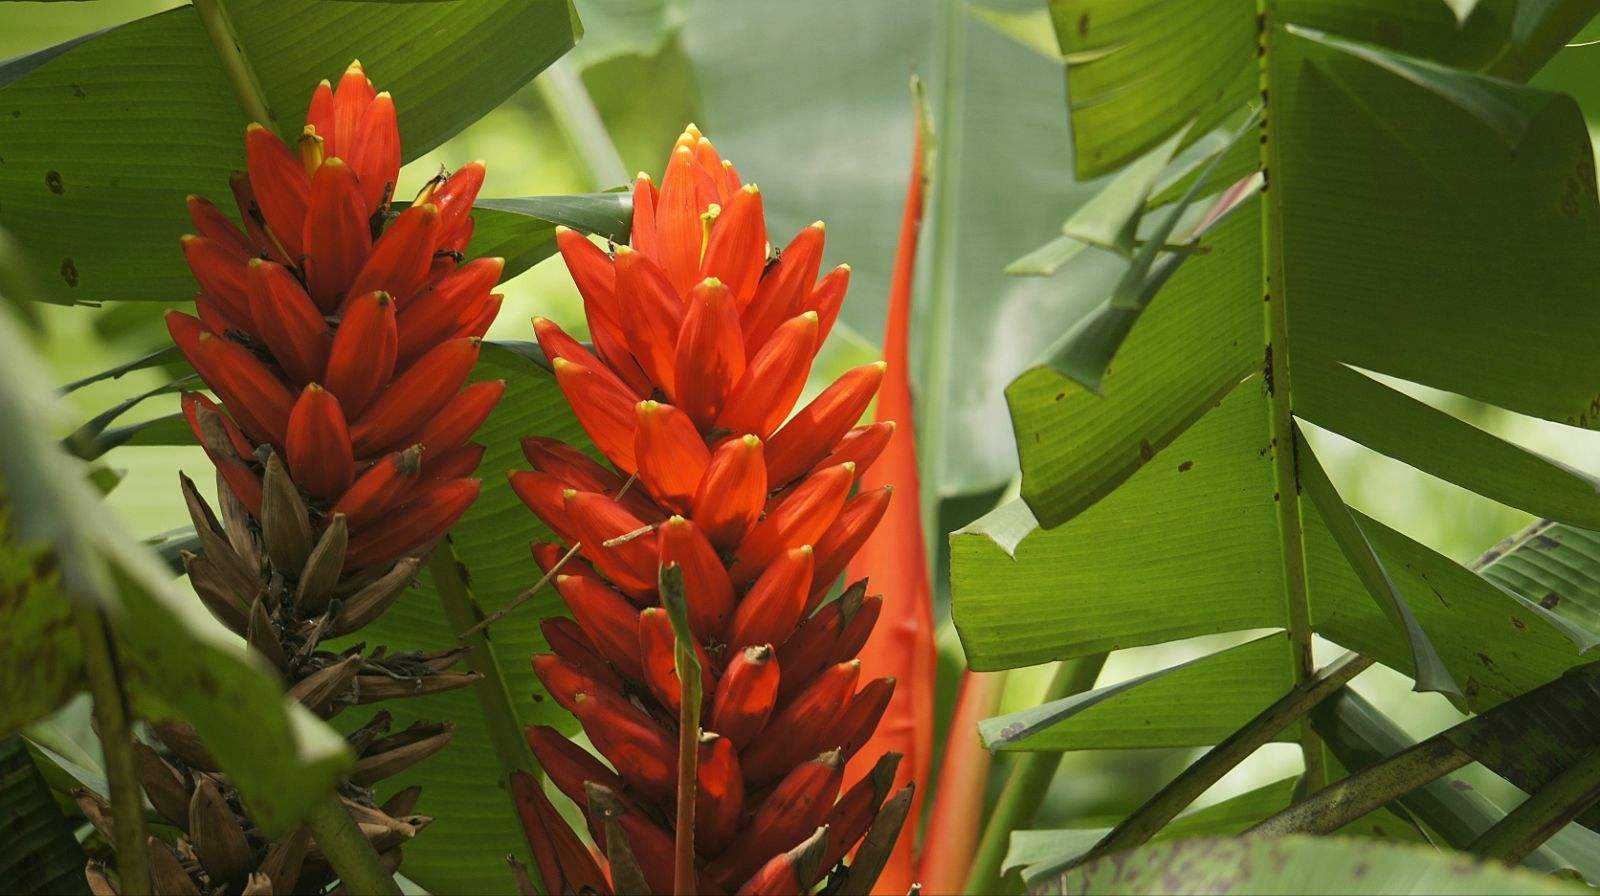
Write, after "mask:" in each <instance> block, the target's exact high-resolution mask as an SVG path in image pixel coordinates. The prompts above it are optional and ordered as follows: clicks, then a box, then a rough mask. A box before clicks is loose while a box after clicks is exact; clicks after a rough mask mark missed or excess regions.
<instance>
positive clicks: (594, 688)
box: [533, 653, 621, 712]
mask: <svg viewBox="0 0 1600 896" xmlns="http://www.w3.org/2000/svg"><path fill="white" fill-rule="evenodd" d="M533 674H534V675H537V676H538V677H539V683H540V684H542V685H544V689H545V691H546V692H547V693H549V695H550V696H551V697H554V698H555V701H556V703H558V704H560V705H561V708H563V709H565V710H567V711H568V712H572V711H573V707H574V706H576V705H577V702H576V697H577V695H578V694H596V695H604V696H607V697H614V698H617V699H621V695H620V694H619V693H618V692H617V691H616V690H615V689H613V688H612V687H611V686H610V685H607V684H605V683H603V682H601V681H600V680H598V679H596V678H595V677H593V676H591V675H589V674H588V673H587V672H585V671H584V670H583V669H582V668H580V667H578V666H575V665H573V664H572V663H569V662H567V661H566V660H564V659H562V658H561V657H559V656H556V655H555V654H553V653H538V654H534V657H533Z"/></svg>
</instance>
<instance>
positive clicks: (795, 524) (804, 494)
mask: <svg viewBox="0 0 1600 896" xmlns="http://www.w3.org/2000/svg"><path fill="white" fill-rule="evenodd" d="M854 481H855V465H854V464H849V463H844V464H840V465H839V466H837V467H830V468H829V469H826V470H822V471H820V472H818V473H816V474H814V475H812V476H811V477H810V478H809V479H807V480H805V481H804V482H802V483H800V485H799V486H798V487H797V488H795V490H794V491H793V492H791V493H790V494H789V496H788V497H787V498H785V499H783V501H782V502H781V503H780V504H779V505H778V506H777V507H776V508H775V509H774V510H773V511H772V512H771V513H769V514H767V516H766V518H765V519H763V520H761V522H759V523H757V524H756V525H755V526H754V527H753V528H751V530H750V534H748V535H746V536H745V538H744V541H742V542H740V543H739V548H738V550H737V551H736V552H735V553H734V563H733V569H732V575H733V580H734V582H735V583H744V582H749V581H752V580H753V579H755V577H756V576H757V575H759V574H760V573H761V570H763V569H765V568H766V566H767V564H768V563H771V562H772V561H773V560H774V559H776V558H777V556H778V555H779V554H780V553H782V552H783V551H786V550H789V549H790V548H797V547H799V546H800V545H803V544H815V543H816V541H817V539H818V538H820V537H821V536H822V534H823V533H824V532H825V531H827V529H828V527H829V526H830V525H832V524H833V521H834V519H835V518H836V517H838V515H839V510H840V509H841V508H843V507H844V502H845V496H846V495H848V494H849V493H850V485H851V483H852V482H854Z"/></svg>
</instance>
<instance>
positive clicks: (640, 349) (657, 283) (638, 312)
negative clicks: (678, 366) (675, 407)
mask: <svg viewBox="0 0 1600 896" xmlns="http://www.w3.org/2000/svg"><path fill="white" fill-rule="evenodd" d="M616 266H617V295H618V297H619V298H621V299H622V300H623V301H622V316H621V319H620V321H619V324H620V325H621V327H622V331H623V339H624V340H625V341H626V344H627V346H628V351H629V352H630V353H631V354H632V355H633V356H634V358H636V359H638V361H639V366H640V367H641V368H642V369H643V370H644V372H645V373H646V374H647V375H648V376H649V377H650V379H651V381H652V382H654V383H655V384H656V385H658V386H660V387H661V388H662V391H664V392H666V393H667V397H668V398H669V399H670V398H674V397H675V394H674V389H675V385H676V383H675V377H674V375H673V364H674V363H676V356H677V353H678V334H679V333H680V332H681V331H682V329H683V314H684V308H683V301H682V300H681V299H680V298H679V297H678V294H677V293H676V292H674V291H673V286H672V284H671V283H670V282H668V280H667V278H666V275H664V274H663V273H662V272H661V270H660V269H659V268H657V267H656V265H655V262H652V261H651V260H650V259H648V258H645V257H644V256H643V255H641V254H640V253H638V252H635V251H633V250H632V249H629V248H626V247H620V248H618V249H617V262H616Z"/></svg>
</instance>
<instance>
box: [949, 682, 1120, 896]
mask: <svg viewBox="0 0 1600 896" xmlns="http://www.w3.org/2000/svg"><path fill="white" fill-rule="evenodd" d="M1105 664H1106V654H1104V653H1098V654H1095V655H1093V656H1085V657H1078V658H1077V659H1071V660H1063V661H1062V662H1060V663H1057V664H1056V671H1055V675H1054V676H1053V677H1052V678H1051V679H1050V685H1049V687H1048V688H1047V689H1046V690H1045V694H1044V699H1043V700H1042V701H1041V702H1043V703H1048V702H1050V701H1052V700H1061V699H1063V698H1066V697H1070V696H1072V695H1073V694H1081V693H1083V692H1084V691H1087V690H1089V689H1090V688H1092V687H1094V683H1095V679H1097V678H1099V677H1100V669H1101V668H1102V667H1103V666H1105ZM1061 756H1062V754H1061V753H1060V752H1059V751H1048V752H1038V753H1020V754H1018V755H1017V757H1016V762H1015V763H1013V764H1012V766H1011V772H1010V774H1008V775H1007V776H1006V784H1005V788H1004V789H1003V790H1001V791H1000V799H999V800H998V801H996V803H995V805H994V811H993V812H991V813H990V814H989V823H988V825H987V826H985V827H984V829H983V839H982V840H980V841H979V842H978V851H977V852H976V853H975V854H974V856H973V859H972V870H971V871H970V872H969V873H968V874H967V883H966V886H965V888H964V892H966V893H969V894H983V893H1003V892H1005V885H1004V884H1003V883H1002V879H1001V875H1000V863H1001V862H1002V861H1004V860H1005V855H1006V848H1007V847H1008V846H1010V844H1011V832H1012V831H1014V830H1016V829H1017V828H1019V827H1022V826H1023V825H1025V824H1028V823H1029V822H1030V821H1032V820H1033V816H1034V813H1036V812H1038V811H1039V805H1040V804H1041V803H1043V802H1044V795H1045V791H1046V790H1047V789H1048V788H1049V786H1050V781H1051V780H1052V779H1053V778H1054V777H1055V775H1056V769H1057V768H1058V767H1060V765H1061Z"/></svg>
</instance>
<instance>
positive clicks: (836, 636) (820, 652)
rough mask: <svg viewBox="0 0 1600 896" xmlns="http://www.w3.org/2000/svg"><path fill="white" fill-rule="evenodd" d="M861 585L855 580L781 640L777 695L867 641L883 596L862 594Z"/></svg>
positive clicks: (791, 691)
mask: <svg viewBox="0 0 1600 896" xmlns="http://www.w3.org/2000/svg"><path fill="white" fill-rule="evenodd" d="M865 589H866V583H864V582H858V583H856V585H855V586H853V587H852V588H850V589H849V590H848V591H846V592H845V594H844V596H842V597H840V598H839V599H838V600H836V601H833V602H831V603H829V604H828V605H827V606H824V607H823V608H822V609H820V610H818V611H817V612H815V613H813V614H812V615H811V616H809V617H807V618H806V620H805V621H804V622H802V623H801V624H800V627H799V628H797V629H795V632H794V634H793V635H791V636H790V637H789V640H787V641H785V642H784V643H783V647H781V648H780V649H779V650H778V668H779V669H780V670H782V677H781V678H780V679H779V684H778V699H780V700H788V699H789V698H790V697H793V696H794V695H795V694H797V693H799V692H800V691H801V690H802V689H804V688H805V687H806V685H808V684H810V683H811V681H812V680H813V679H815V678H816V676H817V673H819V672H821V671H822V670H823V669H825V668H827V667H828V666H831V665H834V664H835V663H842V662H844V661H845V660H847V659H849V658H850V657H852V656H855V655H856V651H858V650H860V649H861V645H863V644H865V643H867V637H868V636H869V635H870V634H871V633H872V628H873V626H875V625H877V623H878V616H879V614H880V613H881V612H882V611H883V598H882V597H879V596H878V595H872V596H871V597H866V598H862V597H861V592H862V591H864V590H865ZM852 592H853V593H854V599H852V598H851V594H852Z"/></svg>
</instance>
